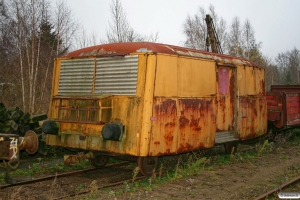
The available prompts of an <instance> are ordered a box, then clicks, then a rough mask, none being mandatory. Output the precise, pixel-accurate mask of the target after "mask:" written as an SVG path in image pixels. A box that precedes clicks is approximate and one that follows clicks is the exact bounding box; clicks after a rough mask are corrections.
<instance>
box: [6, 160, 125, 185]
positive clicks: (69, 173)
mask: <svg viewBox="0 0 300 200" xmlns="http://www.w3.org/2000/svg"><path fill="white" fill-rule="evenodd" d="M126 163H129V161H124V162H119V163H115V164H109V165H106V166H104V167H101V168H88V169H83V170H77V171H73V172H67V173H62V174H56V175H51V176H45V177H41V178H36V179H32V180H29V181H21V182H17V183H13V184H6V185H1V186H0V189H4V188H8V187H13V186H18V185H26V184H30V183H35V182H40V181H45V180H49V179H52V178H57V177H65V176H71V175H76V174H82V173H86V172H90V171H96V170H99V169H104V168H108V167H114V166H119V165H123V164H126Z"/></svg>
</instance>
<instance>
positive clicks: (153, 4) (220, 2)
mask: <svg viewBox="0 0 300 200" xmlns="http://www.w3.org/2000/svg"><path fill="white" fill-rule="evenodd" d="M66 1H67V3H68V5H69V6H70V7H71V9H72V11H73V14H74V17H75V18H76V19H77V20H78V21H79V22H80V23H81V24H82V25H83V26H84V28H85V29H86V31H87V33H91V32H93V31H94V32H96V33H97V35H98V36H99V37H102V38H105V37H106V36H105V33H106V30H107V28H108V21H109V20H110V19H111V15H110V11H109V4H110V2H111V1H110V0H66ZM121 3H122V6H123V9H124V11H125V13H126V15H127V19H128V21H129V23H130V25H131V27H132V28H133V29H134V30H135V31H137V32H138V33H140V34H143V35H149V34H150V33H151V32H152V33H156V32H158V33H159V40H158V42H160V43H165V44H172V45H178V46H182V45H183V41H184V40H185V36H184V34H183V23H184V22H185V20H186V17H187V16H188V15H191V16H193V15H194V14H196V13H197V10H198V8H199V7H200V6H201V7H204V8H205V9H206V10H208V8H209V5H210V4H212V5H213V6H214V7H215V11H216V12H217V14H218V15H219V16H220V17H223V18H224V19H225V20H226V22H227V25H229V24H230V23H231V21H232V19H233V17H235V16H237V17H239V18H240V20H241V22H242V23H244V21H245V20H246V19H247V18H248V19H249V20H250V23H251V25H252V26H253V29H254V31H255V37H256V40H257V42H262V48H261V51H262V52H263V54H264V55H267V56H270V57H272V58H274V57H275V56H276V55H277V54H278V53H279V52H285V51H287V50H291V49H293V48H294V47H296V48H298V49H300V25H299V21H298V20H299V19H300V0H121Z"/></svg>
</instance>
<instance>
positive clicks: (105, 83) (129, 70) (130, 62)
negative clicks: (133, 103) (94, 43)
mask: <svg viewBox="0 0 300 200" xmlns="http://www.w3.org/2000/svg"><path fill="white" fill-rule="evenodd" d="M137 74H138V56H137V55H134V56H125V57H119V58H111V57H108V58H97V67H96V83H95V94H114V95H135V93H136V85H137Z"/></svg>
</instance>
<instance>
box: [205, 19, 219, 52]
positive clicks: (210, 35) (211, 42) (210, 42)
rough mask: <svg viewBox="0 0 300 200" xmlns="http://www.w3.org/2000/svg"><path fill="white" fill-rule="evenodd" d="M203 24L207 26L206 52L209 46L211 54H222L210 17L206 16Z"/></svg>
mask: <svg viewBox="0 0 300 200" xmlns="http://www.w3.org/2000/svg"><path fill="white" fill-rule="evenodd" d="M205 22H206V26H207V38H206V51H209V46H211V51H212V52H214V53H220V54H223V50H222V47H221V43H220V41H219V38H218V35H217V32H216V29H215V26H214V22H213V19H212V17H211V16H210V15H206V18H205Z"/></svg>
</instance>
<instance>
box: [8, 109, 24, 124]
mask: <svg viewBox="0 0 300 200" xmlns="http://www.w3.org/2000/svg"><path fill="white" fill-rule="evenodd" d="M23 115H24V112H23V111H22V110H16V111H13V112H11V115H10V116H9V118H10V119H12V120H14V121H15V122H18V121H19V118H20V117H21V116H23Z"/></svg>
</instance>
